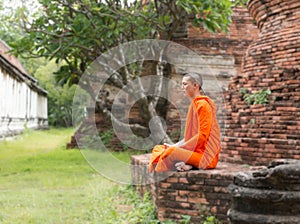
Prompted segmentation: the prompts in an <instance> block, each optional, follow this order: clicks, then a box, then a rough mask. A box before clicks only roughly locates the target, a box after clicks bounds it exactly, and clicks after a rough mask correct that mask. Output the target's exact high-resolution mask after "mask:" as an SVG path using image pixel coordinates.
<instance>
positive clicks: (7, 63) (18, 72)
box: [0, 39, 47, 96]
mask: <svg viewBox="0 0 300 224" xmlns="http://www.w3.org/2000/svg"><path fill="white" fill-rule="evenodd" d="M10 50H11V49H10V47H9V46H8V45H7V44H6V43H5V42H4V41H2V40H1V39H0V67H1V69H4V70H5V71H6V72H7V73H8V74H9V75H11V76H12V77H14V78H15V79H17V80H19V81H23V82H26V84H27V85H28V86H29V87H30V88H31V89H33V90H34V91H36V92H38V93H40V94H42V95H45V96H46V95H47V91H46V90H44V89H42V88H41V87H39V86H38V82H37V80H36V79H34V78H33V77H32V76H31V75H29V74H28V73H27V71H26V70H25V68H24V67H23V65H22V64H21V62H20V61H19V60H18V59H17V58H16V57H15V56H13V55H12V54H10V53H9V51H10Z"/></svg>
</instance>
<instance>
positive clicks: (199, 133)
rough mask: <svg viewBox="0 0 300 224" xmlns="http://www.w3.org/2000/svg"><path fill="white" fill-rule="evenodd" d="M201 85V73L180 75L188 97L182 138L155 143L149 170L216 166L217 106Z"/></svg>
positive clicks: (161, 170)
mask: <svg viewBox="0 0 300 224" xmlns="http://www.w3.org/2000/svg"><path fill="white" fill-rule="evenodd" d="M201 87H202V78H201V76H200V74H198V73H187V74H185V75H184V76H183V79H182V89H183V91H184V93H185V95H186V96H188V97H189V98H190V99H191V104H190V106H189V110H188V113H187V118H186V126H185V132H184V139H183V140H181V141H179V142H177V143H176V144H173V145H169V144H164V145H156V146H155V147H154V148H153V150H152V156H151V159H150V162H149V171H150V172H152V171H156V172H164V171H171V170H178V171H187V170H190V169H192V168H197V169H213V168H215V167H216V166H217V163H218V156H219V153H220V150H221V144H220V129H219V125H218V122H217V117H216V106H215V104H214V102H213V101H212V100H211V99H210V98H208V97H207V96H204V95H203V94H202V92H203V90H202V88H201Z"/></svg>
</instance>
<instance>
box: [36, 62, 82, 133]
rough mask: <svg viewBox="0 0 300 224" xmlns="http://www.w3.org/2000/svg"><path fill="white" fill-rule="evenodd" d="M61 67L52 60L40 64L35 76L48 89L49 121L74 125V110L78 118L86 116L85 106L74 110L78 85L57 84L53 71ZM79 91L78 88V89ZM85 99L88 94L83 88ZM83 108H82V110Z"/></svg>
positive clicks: (55, 124)
mask: <svg viewBox="0 0 300 224" xmlns="http://www.w3.org/2000/svg"><path fill="white" fill-rule="evenodd" d="M58 69H59V66H58V65H57V64H56V63H55V62H54V61H53V60H52V61H49V62H48V63H46V64H45V65H42V66H40V67H39V68H38V69H37V70H36V72H35V74H34V76H35V77H36V78H37V79H38V80H39V84H40V86H42V87H43V88H45V89H46V90H47V91H48V121H49V124H50V125H53V126H63V127H69V126H72V112H73V113H75V116H74V117H77V118H78V119H80V118H82V117H83V116H84V114H83V108H79V110H77V111H72V103H73V97H74V93H75V90H76V86H75V85H74V86H71V87H70V86H68V85H67V84H64V85H62V86H59V85H57V84H56V82H55V79H54V76H53V73H55V72H56V71H57V70H58ZM77 91H78V90H77ZM80 95H81V96H82V99H81V100H83V101H86V100H87V99H88V95H87V94H85V92H84V91H83V90H82V94H80ZM80 109H81V110H80Z"/></svg>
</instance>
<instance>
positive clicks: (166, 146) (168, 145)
mask: <svg viewBox="0 0 300 224" xmlns="http://www.w3.org/2000/svg"><path fill="white" fill-rule="evenodd" d="M164 146H165V149H167V148H169V147H171V146H172V145H170V144H168V143H164Z"/></svg>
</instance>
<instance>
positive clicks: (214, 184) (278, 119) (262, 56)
mask: <svg viewBox="0 0 300 224" xmlns="http://www.w3.org/2000/svg"><path fill="white" fill-rule="evenodd" d="M248 8H249V11H250V13H251V15H252V16H253V18H254V19H255V20H256V22H257V25H258V27H259V29H260V34H259V36H258V38H257V39H255V41H254V42H253V43H252V44H251V45H250V46H249V48H248V50H247V52H246V55H245V57H244V58H243V61H242V69H241V71H240V72H237V74H236V75H235V76H234V78H233V80H232V81H231V83H230V85H229V88H228V91H227V94H226V110H227V119H226V123H225V125H226V126H225V127H226V131H225V137H224V141H223V145H222V146H223V151H222V152H221V160H222V161H221V162H220V163H219V165H218V167H217V169H215V170H207V171H189V172H186V173H178V172H174V173H169V174H166V175H167V176H166V178H165V179H164V180H160V181H156V179H155V178H156V176H155V175H154V176H151V175H149V173H148V171H147V163H148V160H149V155H142V156H134V157H132V165H133V169H132V171H133V181H134V183H135V184H137V185H136V188H137V190H138V191H139V192H141V193H143V192H144V191H146V190H148V191H150V192H151V194H152V197H153V201H154V204H155V205H156V208H157V215H158V217H159V219H160V220H166V219H173V220H180V218H181V217H182V215H190V216H191V217H192V222H194V223H199V222H200V221H201V220H202V219H201V214H202V215H203V214H214V215H216V217H217V218H219V219H220V220H221V221H222V223H228V222H230V221H229V219H228V218H227V211H228V210H229V209H230V208H231V210H230V211H231V213H229V214H231V216H230V217H231V221H232V222H233V223H239V224H241V223H252V224H253V223H264V221H266V220H267V219H266V217H269V218H270V219H269V220H272V221H273V222H274V221H275V223H276V222H277V223H280V220H281V221H282V220H285V221H286V222H285V223H297V221H299V215H298V214H299V211H298V210H297V209H294V207H297V206H298V207H299V204H300V201H299V189H300V184H299V172H300V166H299V163H295V164H294V165H292V166H293V168H290V166H288V165H287V166H280V167H279V168H276V167H275V168H274V166H275V165H274V164H273V165H274V166H272V165H271V168H270V169H267V168H263V169H260V168H261V167H259V166H257V165H267V164H269V163H270V162H271V161H273V160H274V159H279V158H285V159H297V160H299V159H300V137H299V136H300V120H299V115H300V76H299V75H300V74H299V69H300V63H299V61H300V38H299V35H300V13H299V12H300V2H299V1H298V0H268V1H261V0H250V1H249V2H248ZM244 22H245V21H244ZM235 27H239V26H235ZM189 31H194V29H193V28H191V29H189ZM193 33H194V32H191V34H193ZM250 33H251V32H250ZM198 38H199V37H198ZM214 38H218V35H216V36H215V37H214ZM199 39H201V38H199ZM179 41H180V43H182V44H186V45H188V43H194V44H195V45H194V46H195V47H196V48H197V49H198V50H199V49H202V47H203V49H207V48H210V49H214V50H216V49H218V48H215V46H216V45H214V47H212V46H209V44H213V43H215V44H217V45H218V46H223V45H222V43H224V41H221V40H220V39H218V40H217V41H216V42H214V39H213V38H212V40H211V41H209V40H208V39H207V42H205V41H204V42H202V44H199V43H200V42H201V41H200V40H197V41H195V40H194V41H193V40H189V39H181V40H179ZM203 43H207V45H206V46H205V45H204V44H203ZM227 43H228V42H227ZM232 43H234V41H233V42H232ZM205 47H206V48H205ZM225 48H226V49H228V50H229V51H230V49H231V48H230V47H225ZM225 48H224V49H225ZM219 49H220V48H219ZM235 49H236V48H235ZM233 52H234V51H231V53H233ZM236 58H238V57H236ZM243 88H244V89H247V90H248V91H249V92H250V93H254V92H256V91H259V90H261V89H265V90H266V89H268V88H269V89H270V90H271V95H270V96H269V97H268V104H266V105H264V104H258V105H248V104H247V103H246V102H245V101H244V99H243V95H242V94H240V90H241V89H243ZM287 161H289V160H287ZM275 163H276V162H275ZM286 163H289V162H286ZM271 164H272V162H271ZM277 165H278V164H277ZM253 169H254V170H256V171H251V170H253ZM257 169H258V171H257ZM274 170H275V171H274ZM276 170H277V171H278V170H279V171H280V172H281V171H282V172H281V174H282V175H273V174H274V172H275V173H276V172H277V171H276ZM238 171H247V172H246V173H248V174H244V175H246V176H247V175H248V177H249V176H250V177H249V178H248V179H247V178H246V179H245V178H244V179H243V174H239V175H237V173H238ZM279 171H278V172H279ZM278 172H277V174H278ZM280 172H279V173H280ZM249 173H250V174H249ZM168 175H169V176H168ZM251 175H252V176H251ZM289 175H290V176H289ZM251 177H253V181H252V179H251ZM284 177H291V178H290V179H289V178H284ZM263 179H264V180H265V182H264V185H262V184H261V182H259V180H261V181H262V182H263V181H264V180H263ZM283 179H284V181H283V185H284V186H286V187H287V188H285V189H282V188H280V186H283V185H280V186H278V185H277V184H278V183H279V182H282V180H283ZM255 180H256V182H255ZM233 181H234V183H235V184H236V185H238V183H239V184H240V185H238V186H237V187H236V189H240V188H243V187H244V188H245V187H249V188H251V189H246V190H245V194H244V195H242V196H241V194H238V193H236V190H234V189H235V188H234V187H231V188H229V190H230V192H228V188H227V186H228V185H230V183H233ZM243 181H245V182H247V183H254V185H253V184H252V185H251V186H250V185H247V184H245V183H244V182H243ZM149 182H151V184H146V183H149ZM143 183H144V184H146V185H143ZM272 184H273V185H272ZM246 185H247V186H246ZM290 185H292V186H293V187H294V188H289V187H288V186H290ZM231 186H233V185H231ZM255 188H258V194H257V197H256V196H255V195H253V196H250V194H248V193H247V192H248V191H249V192H252V191H253V190H256V189H255ZM271 189H272V190H271ZM268 190H269V191H268ZM282 190H284V191H285V192H284V197H282V198H277V199H280V200H279V201H277V202H276V198H275V199H274V198H272V197H271V198H267V197H268V196H272V195H273V196H274V195H275V196H276V195H277V196H278V195H279V196H280V195H282V194H281V193H282V192H281V191H282ZM268 192H269V193H270V194H268ZM230 193H231V194H230ZM260 193H261V194H260ZM264 193H266V194H265V195H264ZM243 197H245V198H243ZM256 199H257V200H256ZM285 199H286V200H285ZM289 199H291V200H289ZM243 201H244V202H245V203H244V204H243ZM232 202H233V204H232ZM275 202H276V203H277V204H276V205H279V206H280V207H284V206H288V208H291V209H292V208H293V209H292V211H291V210H290V211H288V209H287V208H285V209H284V210H283V211H282V213H280V209H279V210H277V209H276V211H277V212H278V213H276V214H275V213H273V209H272V207H273V206H271V207H270V203H271V204H272V203H275ZM258 203H262V204H261V206H260V207H259V208H260V209H256V210H255V209H253V210H252V209H251V206H254V207H255V206H256V205H257V204H258ZM263 206H265V207H263ZM258 210H261V211H260V212H261V213H260V214H259V211H258ZM274 212H275V210H274ZM247 213H248V214H247ZM274 214H275V215H274ZM239 215H240V216H239ZM245 215H246V218H245V219H243V218H244V217H245ZM273 215H274V216H273ZM255 216H256V217H255ZM295 216H296V217H295ZM250 217H252V218H253V219H251V222H243V221H244V220H246V219H247V218H248V219H249V218H250ZM255 218H256V219H255ZM276 218H278V219H277V220H276ZM257 220H258V221H257ZM289 220H290V222H289ZM291 220H296V222H294V221H291ZM266 223H272V222H266Z"/></svg>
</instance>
